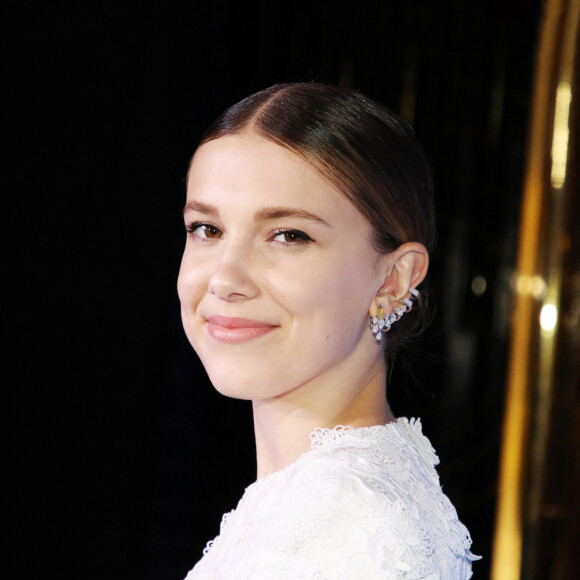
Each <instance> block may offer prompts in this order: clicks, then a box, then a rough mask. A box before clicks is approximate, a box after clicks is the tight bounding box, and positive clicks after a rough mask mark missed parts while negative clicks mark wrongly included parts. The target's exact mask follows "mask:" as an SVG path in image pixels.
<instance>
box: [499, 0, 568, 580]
mask: <svg viewBox="0 0 580 580" xmlns="http://www.w3.org/2000/svg"><path fill="white" fill-rule="evenodd" d="M579 20H580V0H547V1H546V2H545V6H544V14H543V21H542V27H541V31H540V40H539V46H538V54H537V57H536V58H537V60H536V70H535V81H534V88H533V91H534V92H533V100H532V109H531V119H530V133H529V149H528V156H527V166H526V173H525V178H524V191H523V201H522V213H521V225H520V236H519V247H518V263H517V270H516V274H515V276H514V291H515V310H514V316H513V320H512V339H511V349H510V359H509V370H508V382H507V391H506V405H505V416H504V425H503V434H502V451H501V462H500V481H499V487H498V507H497V515H496V529H495V538H494V549H493V562H492V575H491V577H492V579H493V580H517V579H519V578H526V579H530V578H535V574H534V572H533V570H534V561H535V556H536V553H537V550H540V549H545V548H546V547H545V546H541V545H539V543H538V538H539V531H538V530H539V523H538V522H539V519H540V509H541V503H542V489H543V485H544V483H543V482H544V473H545V465H546V452H547V446H548V440H549V434H550V419H551V407H552V397H553V392H554V374H555V373H554V368H555V354H556V339H557V337H558V332H559V330H560V325H561V317H560V300H561V290H562V278H563V264H564V257H563V256H564V249H563V248H564V241H565V239H566V228H567V227H569V220H568V219H567V217H568V216H567V213H566V212H567V208H568V207H570V199H571V197H572V196H573V195H575V191H574V190H575V188H576V187H577V178H578V171H575V172H573V173H574V174H575V176H576V178H575V179H571V178H570V168H571V166H572V164H573V163H576V164H580V160H579V159H576V160H575V161H574V160H572V159H571V158H570V155H569V153H570V150H571V148H570V140H571V138H572V137H573V136H576V137H577V130H578V127H573V126H571V125H570V114H571V111H572V110H573V106H575V107H578V99H579V98H578V94H577V87H578V78H577V75H578V70H577V69H578V68H579V65H580V63H579V62H578V23H579ZM575 75H576V78H575ZM576 225H577V227H579V228H580V224H576ZM579 356H580V355H579Z"/></svg>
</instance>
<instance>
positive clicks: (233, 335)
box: [207, 316, 277, 343]
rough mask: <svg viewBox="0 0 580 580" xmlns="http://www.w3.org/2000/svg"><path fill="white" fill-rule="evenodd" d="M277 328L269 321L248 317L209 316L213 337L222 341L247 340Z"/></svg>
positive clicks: (208, 326)
mask: <svg viewBox="0 0 580 580" xmlns="http://www.w3.org/2000/svg"><path fill="white" fill-rule="evenodd" d="M275 328H277V327H276V326H274V325H272V324H269V323H267V322H261V321H259V320H250V319H248V318H226V317H225V316H210V317H209V318H207V329H208V332H209V334H210V336H211V337H212V338H215V339H216V340H219V341H221V342H231V343H237V342H246V341H248V340H252V339H253V338H258V337H260V336H264V335H265V334H268V332H271V331H272V330H274V329H275Z"/></svg>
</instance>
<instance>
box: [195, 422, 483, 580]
mask: <svg viewBox="0 0 580 580" xmlns="http://www.w3.org/2000/svg"><path fill="white" fill-rule="evenodd" d="M310 438H311V441H312V449H311V450H310V451H309V452H307V453H305V454H304V455H302V456H301V457H299V458H298V460H296V461H295V462H294V463H292V464H291V465H289V466H288V467H286V468H284V469H283V470H281V471H278V472H276V473H272V474H271V475H268V476H267V477H264V478H263V479H259V480H258V481H256V482H255V483H253V484H252V485H250V486H249V487H248V488H247V489H246V491H245V493H244V495H243V497H242V499H241V500H240V502H239V504H238V507H237V508H236V509H235V510H233V511H231V512H229V513H227V514H225V515H224V517H223V520H222V523H221V528H220V534H219V536H217V538H215V540H213V541H212V542H209V543H208V546H207V548H206V549H205V550H204V556H203V558H202V559H201V560H200V561H199V562H198V564H197V565H196V566H195V567H194V568H193V570H191V571H190V572H189V574H188V575H187V578H186V580H196V579H203V580H209V579H211V580H242V579H244V580H245V579H252V580H255V579H264V580H266V579H267V580H282V579H287V580H299V579H309V580H310V579H313V580H314V579H316V580H330V579H332V580H335V579H340V580H347V579H348V580H354V579H356V580H374V579H379V578H380V579H390V578H405V579H406V580H412V579H415V578H425V579H429V580H436V579H437V580H455V579H461V580H463V579H465V578H470V577H471V561H472V560H474V559H477V556H473V555H472V554H471V552H470V551H469V548H470V546H471V538H470V536H469V532H468V531H467V529H466V528H465V526H464V525H463V524H462V523H461V522H460V521H459V520H458V518H457V512H456V511H455V508H454V507H453V505H452V504H451V502H450V501H449V499H448V498H447V496H445V495H444V494H443V492H442V491H441V486H440V484H439V478H438V476H437V472H436V471H435V467H434V466H435V465H437V464H438V463H439V460H438V458H437V456H436V455H435V452H434V450H433V448H432V447H431V444H430V443H429V440H428V439H427V438H426V437H425V436H424V435H423V434H422V432H421V423H420V421H419V420H413V419H412V420H411V421H409V420H407V419H398V420H397V421H396V422H394V423H390V424H388V425H385V426H376V427H364V428H359V429H351V428H350V427H343V426H339V427H336V428H334V429H316V430H315V431H314V432H313V433H312V434H311V435H310Z"/></svg>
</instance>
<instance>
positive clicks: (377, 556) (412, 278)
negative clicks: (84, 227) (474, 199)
mask: <svg viewBox="0 0 580 580" xmlns="http://www.w3.org/2000/svg"><path fill="white" fill-rule="evenodd" d="M184 216H185V226H186V229H187V242H186V247H185V252H184V255H183V261H182V266H181V272H180V275H179V283H178V288H179V296H180V299H181V305H182V317H183V324H184V327H185V331H186V333H187V336H188V338H189V340H190V342H191V344H192V346H193V348H194V349H195V350H196V352H197V354H198V355H199V357H200V358H201V360H202V362H203V364H204V366H205V368H206V370H207V372H208V374H209V377H210V379H211V381H212V383H213V385H214V386H215V388H216V389H217V390H218V391H219V392H221V393H222V394H224V395H227V396H231V397H237V398H241V399H249V400H251V401H252V405H253V413H254V427H255V435H256V452H257V465H258V473H257V481H256V482H255V483H254V484H252V485H251V486H249V487H248V488H247V489H246V491H245V493H244V495H243V497H242V499H241V500H240V502H239V504H238V507H237V508H236V509H235V510H234V511H232V512H230V513H229V514H226V515H225V516H224V518H223V521H222V526H221V531H220V535H219V536H218V537H217V538H216V539H215V540H214V541H213V542H210V543H209V544H208V547H207V548H206V550H205V551H204V556H203V558H202V560H201V561H200V562H199V563H198V564H197V565H196V566H195V568H194V569H193V570H192V571H191V572H190V573H189V575H188V576H187V580H193V579H198V578H203V579H209V578H211V579H228V580H234V579H237V578H239V579H242V578H244V579H245V578H252V579H256V578H260V579H261V578H264V579H278V578H288V579H292V580H295V579H299V578H309V579H310V578H312V579H335V578H341V579H346V578H352V579H355V578H356V579H366V580H370V579H375V578H377V579H378V578H381V579H382V578H407V579H411V578H430V579H436V578H440V579H446V580H448V579H454V578H458V579H462V578H469V577H470V576H471V561H472V560H473V559H474V556H472V554H471V553H470V551H469V547H470V545H471V540H470V537H469V533H468V531H467V529H466V528H465V527H464V526H463V525H462V524H461V522H460V521H459V520H458V518H457V513H456V511H455V509H454V508H453V506H452V505H451V503H450V502H449V500H448V499H447V497H446V496H445V495H444V494H443V493H442V491H441V487H440V485H439V480H438V476H437V473H436V471H435V467H434V466H435V465H436V464H437V463H438V459H437V456H436V455H435V453H434V451H433V448H432V447H431V445H430V443H429V441H428V440H427V439H426V438H425V437H424V436H423V435H422V433H421V425H420V423H419V421H418V420H413V419H412V420H408V419H404V418H400V419H396V418H395V417H394V416H393V414H392V412H391V410H390V409H389V405H388V403H387V397H386V389H387V384H386V383H387V381H386V378H387V365H386V362H385V360H386V358H385V355H386V354H390V353H391V352H392V349H394V347H395V346H396V345H397V344H398V343H401V342H403V341H404V340H405V339H408V338H409V337H410V336H412V334H413V333H414V332H416V330H417V328H418V327H420V325H421V323H422V317H423V315H424V313H423V312H422V304H423V299H422V297H420V296H419V292H418V290H417V286H419V284H421V282H422V281H423V279H424V278H425V275H426V273H427V267H428V262H429V254H428V252H429V249H430V247H431V246H432V244H433V239H434V219H433V202H432V191H431V182H430V177H429V171H428V169H427V166H426V163H425V160H424V158H423V155H422V153H421V149H420V147H419V146H418V144H417V143H416V141H415V138H414V136H413V133H412V131H411V129H410V128H409V127H408V125H406V124H405V123H404V122H402V121H401V120H399V119H397V118H396V117H395V116H393V115H392V114H391V113H389V112H388V111H386V110H385V109H383V108H382V107H380V106H378V105H377V104H375V103H373V102H371V101H370V100H369V99H367V98H365V97H363V96H362V95H360V94H357V93H354V92H351V91H347V90H343V89H339V88H335V87H330V86H326V85H321V84H288V85H276V86H274V87H271V88H269V89H266V90H264V91H261V92H259V93H257V94H255V95H252V96H250V97H248V98H246V99H244V100H243V101H241V102H240V103H238V104H237V105H234V106H233V107H232V108H231V109H229V110H228V111H226V113H224V115H223V116H222V117H221V118H220V119H218V121H217V122H216V123H215V124H214V125H213V126H212V127H211V128H210V129H209V131H208V132H207V133H206V135H205V137H204V138H203V140H202V143H201V145H200V147H199V148H198V149H197V151H196V153H195V155H194V157H193V160H192V162H191V165H190V168H189V175H188V183H187V202H186V205H185V210H184Z"/></svg>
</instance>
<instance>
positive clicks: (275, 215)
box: [255, 207, 330, 227]
mask: <svg viewBox="0 0 580 580" xmlns="http://www.w3.org/2000/svg"><path fill="white" fill-rule="evenodd" d="M255 217H256V220H268V219H270V220H274V219H280V218H286V217H297V218H302V219H307V220H310V221H313V222H317V223H320V224H323V225H325V226H328V227H330V226H329V224H328V222H326V221H325V220H323V219H322V218H321V217H319V216H317V215H315V214H313V213H310V212H307V211H306V210H303V209H296V208H292V207H265V208H263V209H261V210H259V211H257V212H256V216H255Z"/></svg>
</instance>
